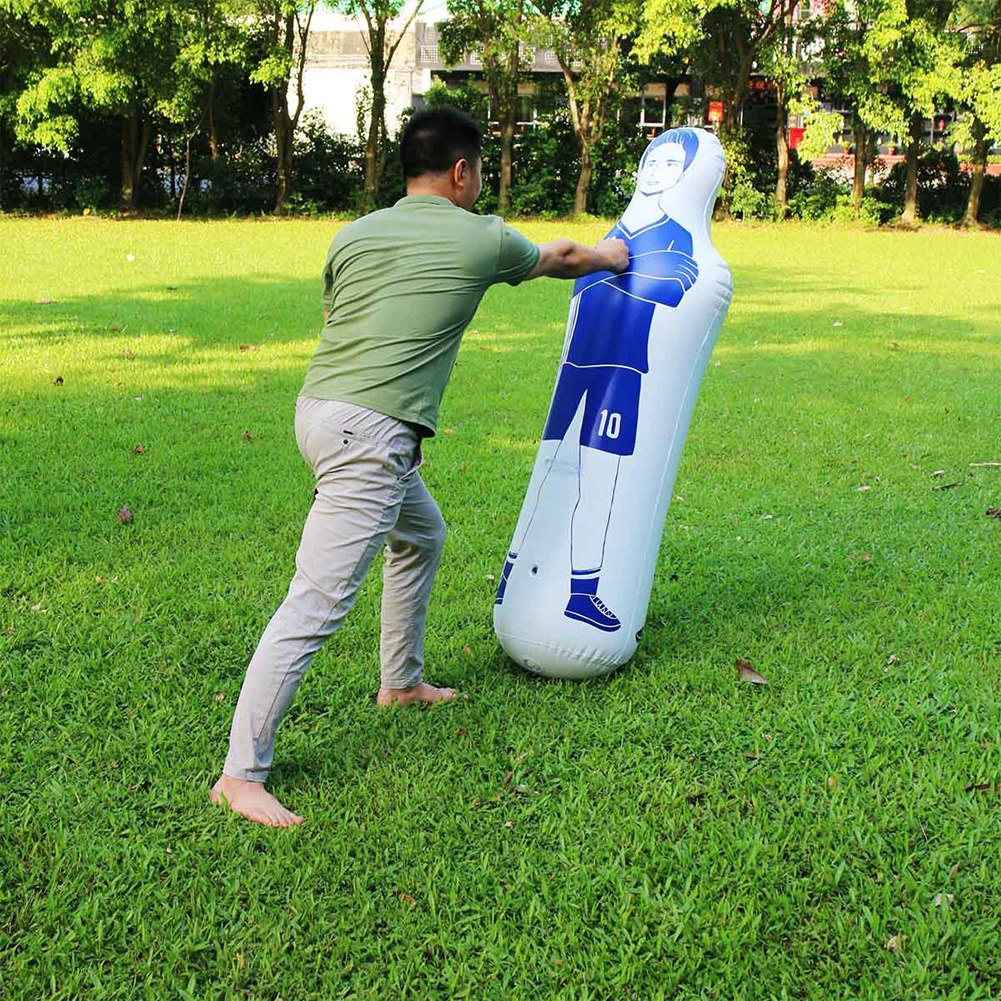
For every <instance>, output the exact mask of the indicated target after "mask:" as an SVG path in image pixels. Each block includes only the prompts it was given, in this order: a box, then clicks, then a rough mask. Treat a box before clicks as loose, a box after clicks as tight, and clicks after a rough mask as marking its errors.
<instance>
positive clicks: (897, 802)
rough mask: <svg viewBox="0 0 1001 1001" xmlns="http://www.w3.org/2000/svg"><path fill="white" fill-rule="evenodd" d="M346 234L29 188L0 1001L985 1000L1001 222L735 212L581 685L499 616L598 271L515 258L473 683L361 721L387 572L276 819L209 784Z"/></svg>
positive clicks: (320, 706) (317, 674)
mask: <svg viewBox="0 0 1001 1001" xmlns="http://www.w3.org/2000/svg"><path fill="white" fill-rule="evenodd" d="M525 228H526V231H527V232H528V233H529V234H530V235H531V236H533V237H534V238H545V237H554V236H556V235H557V234H558V233H563V232H570V233H571V234H572V235H576V236H578V237H581V238H587V239H594V238H596V237H597V236H598V235H599V234H600V227H596V226H589V227H583V228H576V229H575V228H572V227H567V226H557V225H531V226H527V227H525ZM331 234H332V227H331V226H330V225H329V224H325V223H317V222H312V223H310V222H296V223H272V222H269V223H260V222H258V223H253V222H238V223H222V222H216V223H185V224H181V225H175V224H171V223H164V222H159V223H150V222H135V223H132V222H130V223H111V222H105V221H96V220H84V219H76V220H62V221H57V220H33V221H31V220H29V221H21V220H6V221H0V241H2V248H3V249H2V254H3V260H4V263H3V275H4V278H3V282H2V285H0V790H2V805H0V866H2V882H0V996H2V997H3V998H4V999H5V1001H8V999H9V1001H14V999H32V1001H34V999H41V998H65V999H80V998H87V999H91V998H94V999H97V998H100V999H104V998H122V999H126V998H127V999H133V998H147V997H148V998H197V999H208V998H241V997H243V998H254V999H258V998H260V999H277V998H284V999H295V1001H298V999H304V998H324V999H327V998H361V999H383V998H393V999H402V998H407V999H420V998H433V999H438V998H442V999H452V998H457V999H458V998H469V999H476V1001H480V999H488V1001H492V999H508V998H513V999H568V1001H569V999H573V1001H604V999H627V998H630V999H639V1001H651V999H658V998H718V999H744V998H817V999H825V1001H828V999H836V998H844V999H848V998H874V999H875V998H879V999H885V998H955V999H963V1001H966V999H972V998H991V997H998V996H999V995H1001V951H999V950H998V936H999V932H1001V927H999V923H1001V875H999V871H1001V794H996V793H992V792H983V791H976V790H974V791H970V792H967V791H965V790H966V789H967V787H969V786H971V785H975V784H987V783H995V782H1001V707H999V696H1001V556H999V551H1001V522H999V521H997V520H995V519H992V518H987V517H985V514H984V512H985V510H986V509H987V508H988V507H1001V468H997V467H973V466H971V465H970V464H971V463H975V462H991V461H993V462H999V461H1001V437H999V427H1001V336H999V325H998V323H999V320H998V318H999V308H1001V294H999V288H1001V242H999V240H998V238H997V237H992V236H989V235H984V234H958V233H952V232H946V231H924V232H921V233H917V234H910V233H899V232H873V233H868V232H859V231H842V230H824V229H818V228H812V227H806V226H803V227H800V226H785V227H782V228H772V227H747V228H745V227H739V226H734V227H721V228H720V229H719V230H718V233H717V243H718V245H719V246H720V248H721V250H722V251H723V253H724V254H725V256H726V257H727V259H728V260H729V262H730V265H731V268H732V270H733V272H734V279H735V298H734V302H733V306H732V308H731V311H730V317H729V320H728V321H727V324H726V326H725V327H724V330H723V332H722V335H721V337H720V340H719V344H718V346H717V350H716V353H715V355H714V362H713V363H712V364H711V365H710V368H709V371H708V374H707V377H706V380H705V383H704V386H703V389H702V395H701V397H700V400H699V404H698V407H697V409H696V414H695V419H694V422H693V425H692V429H691V433H690V435H689V440H688V444H687V449H686V453H685V456H684V459H683V461H682V465H681V470H680V474H679V477H678V481H677V483H676V486H675V494H676V495H677V499H676V501H675V503H674V504H673V505H672V507H671V510H670V512H669V516H668V523H667V528H666V532H665V535H664V542H663V550H662V553H661V562H660V565H659V570H658V575H657V579H656V582H655V584H654V590H653V596H652V599H651V605H650V618H649V622H648V626H647V630H646V632H645V634H644V639H643V642H642V644H641V646H640V650H639V652H638V653H637V655H636V657H635V658H634V660H633V661H632V663H631V664H629V665H628V666H627V667H625V668H623V669H622V670H620V671H619V672H618V673H617V674H615V675H613V676H612V677H611V678H609V679H607V680H603V681H597V682H589V683H584V684H577V683H563V682H545V681H540V680H539V679H536V678H532V677H530V676H528V675H527V674H525V673H523V672H521V671H519V670H517V669H515V668H514V667H512V666H511V665H509V664H508V663H506V661H505V658H504V656H503V655H502V653H501V652H500V650H499V648H498V646H497V644H496V642H495V640H494V638H493V634H492V629H491V614H492V595H493V589H494V584H493V582H492V581H491V580H490V579H488V575H491V574H496V573H497V572H498V571H499V568H500V565H501V563H502V560H503V554H504V552H505V548H506V546H507V543H508V541H509V537H510V534H511V532H512V530H513V526H514V521H515V518H516V515H517V512H518V509H519V507H520V504H521V499H522V495H523V491H524V488H525V486H526V484H527V480H528V474H529V471H530V468H531V464H532V461H533V457H534V452H535V448H536V442H537V438H538V434H539V431H540V428H541V425H542V421H543V417H544V413H545V410H546V406H547V404H548V399H549V393H550V389H551V385H552V379H553V376H554V374H555V366H556V363H557V360H558V357H559V352H560V342H561V338H562V331H563V325H564V318H565V313H566V306H567V300H568V291H569V290H568V288H567V286H566V285H563V284H560V283H557V282H552V281H545V282H542V281H540V282H534V283H532V284H530V285H526V286H523V287H521V288H518V289H509V288H506V287H504V288H499V289H496V290H493V291H492V292H491V293H490V294H489V295H488V296H487V298H486V299H485V301H484V303H483V306H482V308H481V310H480V312H479V314H478V316H477V317H476V319H475V320H474V322H473V324H472V328H471V330H470V332H469V334H468V335H467V339H466V342H465V345H464V347H463V350H462V353H461V355H460V361H459V365H458V367H457V369H456V372H455V377H454V379H453V381H452V385H451V387H450V390H449V393H448V395H447V397H446V401H445V406H444V411H443V414H442V425H441V426H442V427H443V428H445V429H449V430H450V431H451V432H452V433H451V434H440V435H439V436H438V438H437V439H435V441H434V442H433V443H432V444H431V445H430V447H429V448H428V449H427V451H428V461H427V465H426V477H425V478H426V481H427V482H428V484H429V486H430V488H431V490H432V492H433V493H434V494H435V495H436V496H437V498H438V500H439V503H440V505H441V507H442V510H443V512H444V514H445V517H446V520H447V521H448V523H449V527H450V538H449V542H448V545H447V548H446V555H445V559H444V563H443V565H442V569H441V573H440V576H439V583H438V585H437V588H436V592H435V597H434V599H433V602H432V610H431V617H430V626H429V637H428V650H427V653H428V660H429V663H430V665H432V666H431V670H430V671H429V678H430V679H431V680H434V681H437V682H441V683H446V684H454V685H458V686H460V687H461V688H462V689H464V690H465V691H467V692H469V693H470V695H471V697H470V699H469V700H468V702H464V703H462V704H459V705H453V706H449V707H447V708H440V709H436V710H434V711H417V710H409V711H396V712H390V713H382V712H379V711H377V710H376V708H375V705H374V698H373V695H374V690H375V687H376V684H377V670H378V647H377V636H378V592H379V575H378V574H377V573H373V574H372V575H371V577H370V580H369V582H368V584H367V585H366V589H365V591H364V593H363V595H362V598H361V600H360V601H359V603H358V605H357V606H356V608H355V610H354V611H353V612H352V614H351V616H350V617H349V619H348V622H347V625H346V626H345V628H344V629H343V630H342V632H341V633H340V634H338V636H336V637H335V638H334V639H333V640H332V641H331V642H330V643H329V644H328V646H327V648H326V649H325V650H324V651H323V652H322V653H321V654H320V655H319V656H318V657H317V658H316V660H315V661H314V664H313V667H312V669H311V671H310V673H309V675H308V676H307V678H306V681H305V682H304V684H303V687H302V689H301V690H300V693H299V696H298V698H297V700H296V702H295V703H294V705H293V707H292V710H291V712H290V713H289V716H288V718H287V719H286V722H285V725H284V727H283V730H282V732H281V734H280V738H279V743H278V755H277V758H278V761H279V766H278V768H277V769H276V772H275V774H274V784H273V785H274V789H275V791H276V792H277V794H278V795H279V796H280V797H281V798H282V799H283V800H285V801H286V802H287V803H288V804H289V805H290V806H291V807H293V808H294V809H296V810H298V811H300V812H302V813H304V814H306V815H307V817H308V822H307V823H306V824H305V825H304V826H303V827H301V828H300V829H297V830H294V831H270V830H264V829H259V828H256V827H254V826H252V825H249V824H246V823H244V822H242V821H240V820H239V819H238V818H236V817H234V816H232V815H230V814H226V813H224V812H222V811H220V810H216V809H213V808H211V807H210V806H209V805H208V803H207V799H206V794H207V790H208V787H209V785H210V783H211V782H212V781H213V780H214V778H215V776H216V774H217V773H218V771H219V768H220V766H221V763H222V760H223V756H224V749H225V742H226V736H227V731H228V726H229V721H230V717H231V713H232V710H233V706H234V704H235V701H236V696H237V693H238V691H239V686H240V681H241V679H242V674H243V670H244V667H245V664H246V662H247V659H248V657H249V655H250V653H251V652H252V649H253V647H254V644H255V642H256V640H257V638H258V636H259V634H260V632H261V630H262V629H263V627H264V625H265V623H266V621H267V619H268V616H269V614H270V613H271V612H272V611H273V610H274V608H275V607H277V605H278V603H279V602H280V600H281V598H282V596H283V594H284V591H285V588H286V586H287V583H288V578H289V575H290V572H291V570H292V566H293V555H294V551H295V547H296V543H297V539H298V533H299V530H300V528H301V523H302V520H303V517H304V515H305V513H306V510H307V508H308V505H309V502H310V495H311V488H312V483H311V479H310V474H309V472H308V470H307V469H306V467H305V466H304V465H303V463H302V461H301V459H300V457H299V455H298V453H297V451H296V448H295V444H294V439H293V434H292V408H293V403H294V398H295V395H296V392H297V389H298V387H299V385H300V382H301V378H302V375H303V372H304V370H305V366H306V364H307V361H308V359H309V357H310V354H311V351H312V348H313V346H314V342H315V339H316V337H317V334H318V321H319V315H320V309H321V305H320V298H319V292H320V289H319V281H318V275H319V270H320V267H321V264H322V259H323V255H324V251H325V248H326V246H327V243H328V242H329V239H330V237H331ZM130 254H131V255H133V256H134V258H135V259H134V260H133V261H129V260H127V255H130ZM39 298H51V299H54V300H55V301H54V302H51V303H48V304H42V303H37V302H36V299H39ZM248 344H249V345H252V346H253V347H254V349H255V350H244V351H241V350H240V345H248ZM57 377H61V378H62V379H63V383H62V385H58V386H57V385H54V380H55V379H56V378H57ZM245 431H246V432H248V433H249V435H250V440H247V438H246V437H245V435H244V432H245ZM137 445H142V446H143V448H144V449H145V452H144V453H143V454H137V453H136V452H135V451H134V449H135V446H137ZM940 470H944V472H943V473H942V474H941V475H939V476H936V475H934V474H935V473H936V472H937V471H940ZM951 484H957V485H956V486H950V488H949V489H945V487H946V486H948V485H951ZM863 486H866V487H868V488H869V489H868V490H861V489H860V487H863ZM123 504H128V505H129V507H130V508H131V510H132V511H133V513H134V515H135V521H134V524H132V525H131V526H125V525H121V524H119V523H118V521H117V518H116V512H117V511H118V509H119V507H120V506H121V505H123ZM737 657H744V658H748V659H750V660H751V661H753V663H754V665H755V668H756V669H758V670H759V671H761V673H763V674H764V675H766V676H767V677H768V678H769V679H770V681H771V686H770V687H769V688H767V689H759V688H754V687H752V686H750V685H747V684H745V683H742V682H740V681H738V679H737V673H736V671H735V670H734V661H735V659H736V658H737ZM939 894H942V896H941V897H939V896H938V895H939ZM949 895H952V896H949ZM936 901H938V903H936ZM891 936H897V941H898V942H899V943H901V945H902V947H901V948H900V949H899V951H891V950H889V949H888V948H887V943H888V941H889V940H890V938H891ZM904 936H906V938H905V937H904Z"/></svg>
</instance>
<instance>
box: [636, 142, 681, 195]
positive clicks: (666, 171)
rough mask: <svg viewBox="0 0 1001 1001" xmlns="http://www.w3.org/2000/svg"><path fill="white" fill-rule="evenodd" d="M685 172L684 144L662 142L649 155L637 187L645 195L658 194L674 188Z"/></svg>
mask: <svg viewBox="0 0 1001 1001" xmlns="http://www.w3.org/2000/svg"><path fill="white" fill-rule="evenodd" d="M684 172H685V148H684V146H681V145H680V144H679V143H662V144H661V145H660V146H658V147H657V148H656V149H653V150H651V151H650V153H649V154H648V155H647V158H646V160H645V161H644V163H643V169H642V170H641V171H640V176H639V178H638V181H637V187H638V188H639V190H640V191H641V192H642V193H643V194H644V195H657V194H660V192H662V191H667V190H668V189H669V188H673V187H674V186H675V185H676V184H677V183H678V181H680V180H681V175H682V174H684Z"/></svg>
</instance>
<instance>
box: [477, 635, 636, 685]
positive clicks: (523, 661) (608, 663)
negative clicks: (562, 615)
mask: <svg viewBox="0 0 1001 1001" xmlns="http://www.w3.org/2000/svg"><path fill="white" fill-rule="evenodd" d="M497 638H498V639H499V640H500V644H501V646H502V647H503V648H504V652H505V653H506V654H507V655H508V656H509V657H510V658H511V660H513V661H514V662H515V663H516V664H518V665H519V666H520V667H523V668H524V669H525V670H526V671H528V672H529V673H531V674H537V675H540V676H541V677H543V678H565V679H567V680H571V681H582V680H584V679H586V678H602V677H605V676H606V675H609V674H611V673H612V672H613V671H615V670H616V669H617V668H620V667H622V665H623V664H625V663H626V661H628V660H629V658H630V657H631V656H632V655H633V652H634V651H635V649H636V644H635V643H632V644H631V645H630V646H629V648H628V653H626V655H625V656H621V655H620V656H615V657H609V656H608V655H607V653H606V654H604V655H603V654H599V653H596V652H594V653H589V652H588V651H586V650H583V649H581V648H580V647H578V648H576V649H570V648H568V647H561V646H558V645H555V644H549V643H542V642H537V641H534V640H527V639H523V638H522V637H519V636H510V635H507V634H505V633H500V632H498V634H497Z"/></svg>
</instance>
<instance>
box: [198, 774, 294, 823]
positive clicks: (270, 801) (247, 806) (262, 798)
mask: <svg viewBox="0 0 1001 1001" xmlns="http://www.w3.org/2000/svg"><path fill="white" fill-rule="evenodd" d="M209 799H211V800H212V802H213V803H218V804H219V805H220V806H224V805H228V806H229V808H230V809H231V810H232V811H233V812H234V813H238V814H240V816H241V817H246V818H247V820H252V821H253V822H254V823H255V824H264V826H265V827H294V826H295V825H296V824H301V823H302V822H303V820H305V819H306V818H305V817H300V816H299V815H298V814H295V813H293V812H292V811H291V810H286V809H285V807H284V806H282V805H281V803H279V802H278V800H276V799H275V798H274V796H272V795H271V793H269V792H268V790H267V789H265V788H264V783H263V782H248V781H246V780H245V779H234V778H232V777H230V776H229V775H222V776H220V778H219V781H218V782H216V784H215V785H214V786H213V787H212V791H211V792H210V793H209Z"/></svg>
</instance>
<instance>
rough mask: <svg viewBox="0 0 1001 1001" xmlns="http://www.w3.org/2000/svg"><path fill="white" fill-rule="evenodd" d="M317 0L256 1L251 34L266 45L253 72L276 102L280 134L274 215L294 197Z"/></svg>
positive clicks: (277, 134) (274, 118) (275, 116)
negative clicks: (292, 89) (292, 86)
mask: <svg viewBox="0 0 1001 1001" xmlns="http://www.w3.org/2000/svg"><path fill="white" fill-rule="evenodd" d="M316 5H317V0H304V2H299V0H255V2H254V3H253V4H252V7H251V11H250V13H252V18H251V19H250V20H249V21H248V22H247V27H248V30H249V31H250V32H252V33H259V34H260V36H261V38H262V39H263V42H264V46H263V50H262V54H261V57H260V59H259V60H258V61H257V65H256V66H254V68H253V70H252V71H251V74H250V79H251V80H252V81H253V82H254V83H259V84H261V85H262V86H263V87H264V88H265V89H266V90H267V92H268V95H269V98H270V100H271V118H272V124H273V128H274V135H275V161H276V167H277V190H276V192H275V209H274V211H275V214H276V215H282V214H284V212H285V207H286V204H287V202H288V199H289V198H290V196H291V194H292V178H293V174H294V172H295V154H294V144H295V132H296V129H297V128H298V127H299V118H300V117H301V116H302V109H303V105H304V103H305V96H304V94H303V89H302V78H303V74H304V73H305V70H306V42H307V41H308V39H309V28H310V25H311V24H312V21H313V13H314V11H315V10H316ZM293 77H294V78H295V110H292V107H291V105H290V104H289V89H290V87H289V85H290V83H291V82H292V79H293Z"/></svg>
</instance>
